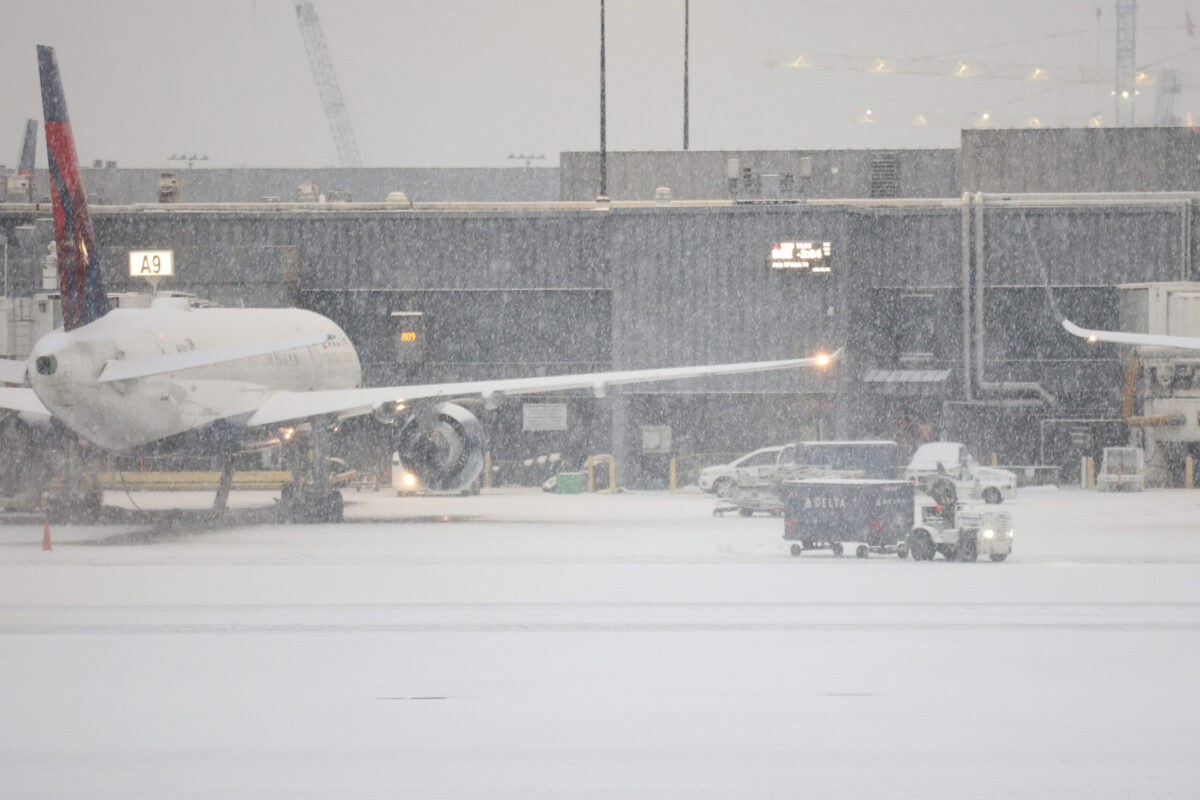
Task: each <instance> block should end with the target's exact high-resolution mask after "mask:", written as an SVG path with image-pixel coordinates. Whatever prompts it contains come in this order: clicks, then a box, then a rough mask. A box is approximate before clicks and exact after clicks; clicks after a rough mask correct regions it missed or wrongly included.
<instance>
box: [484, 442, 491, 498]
mask: <svg viewBox="0 0 1200 800" xmlns="http://www.w3.org/2000/svg"><path fill="white" fill-rule="evenodd" d="M483 488H485V489H490V488H492V451H491V450H486V451H484V453H483Z"/></svg>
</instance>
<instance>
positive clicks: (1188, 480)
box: [1183, 456, 1196, 489]
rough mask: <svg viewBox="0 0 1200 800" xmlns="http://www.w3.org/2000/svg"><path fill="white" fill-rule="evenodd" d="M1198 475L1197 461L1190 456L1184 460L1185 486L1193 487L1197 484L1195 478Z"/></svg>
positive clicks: (1187, 487) (1186, 487)
mask: <svg viewBox="0 0 1200 800" xmlns="http://www.w3.org/2000/svg"><path fill="white" fill-rule="evenodd" d="M1195 477H1196V462H1195V460H1194V459H1193V458H1192V457H1191V456H1188V457H1187V458H1186V459H1185V460H1184V462H1183V488H1185V489H1192V488H1194V487H1195V486H1196V484H1195V483H1194V482H1193V478H1195Z"/></svg>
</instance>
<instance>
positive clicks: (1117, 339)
mask: <svg viewBox="0 0 1200 800" xmlns="http://www.w3.org/2000/svg"><path fill="white" fill-rule="evenodd" d="M1062 326H1063V327H1064V328H1066V329H1067V332H1068V333H1072V334H1074V335H1075V336H1078V337H1079V338H1081V339H1087V340H1088V341H1089V342H1113V343H1115V344H1132V345H1139V346H1142V347H1176V348H1179V349H1180V350H1200V339H1198V338H1196V337H1194V336H1166V335H1155V334H1150V333H1124V332H1123V331H1094V330H1088V329H1087V328H1081V327H1079V326H1078V325H1076V324H1075V323H1073V322H1071V320H1069V319H1065V318H1064V319H1063V320H1062Z"/></svg>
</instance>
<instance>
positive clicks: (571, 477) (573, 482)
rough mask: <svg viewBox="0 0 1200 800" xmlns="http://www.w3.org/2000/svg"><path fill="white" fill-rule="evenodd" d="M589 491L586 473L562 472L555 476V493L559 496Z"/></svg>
mask: <svg viewBox="0 0 1200 800" xmlns="http://www.w3.org/2000/svg"><path fill="white" fill-rule="evenodd" d="M585 489H587V473H586V472H560V473H558V475H556V476H555V481H554V491H556V492H558V493H559V494H579V493H580V492H582V491H584V490H585Z"/></svg>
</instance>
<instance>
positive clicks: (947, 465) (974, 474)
mask: <svg viewBox="0 0 1200 800" xmlns="http://www.w3.org/2000/svg"><path fill="white" fill-rule="evenodd" d="M938 476H944V477H947V478H949V479H950V480H952V481H954V485H955V488H956V489H957V490H958V495H959V496H960V497H972V498H975V499H978V500H983V501H984V502H985V503H1002V502H1004V501H1005V500H1012V499H1014V498H1015V497H1016V496H1017V476H1016V475H1014V474H1013V473H1011V472H1009V471H1008V470H1006V469H997V468H996V467H982V466H980V465H979V464H977V463H976V462H975V459H973V458H971V454H970V453H968V452H967V448H966V446H964V445H962V444H959V443H958V442H931V443H929V444H923V445H921V446H920V447H918V448H917V452H915V453H913V457H912V460H911V461H909V462H908V466H907V467H905V469H904V477H905V478H906V479H908V480H911V481H915V482H917V483H921V482H923V481H928V480H930V479H932V478H935V477H938Z"/></svg>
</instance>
